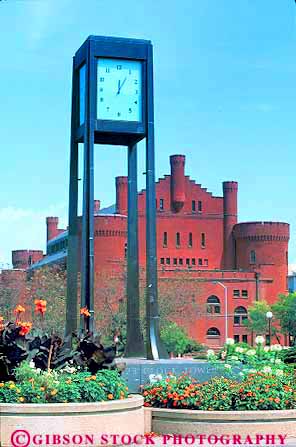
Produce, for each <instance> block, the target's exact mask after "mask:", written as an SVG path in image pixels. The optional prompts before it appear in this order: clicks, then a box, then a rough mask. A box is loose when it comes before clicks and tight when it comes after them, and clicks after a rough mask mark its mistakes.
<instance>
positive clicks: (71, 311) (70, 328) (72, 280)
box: [65, 62, 78, 335]
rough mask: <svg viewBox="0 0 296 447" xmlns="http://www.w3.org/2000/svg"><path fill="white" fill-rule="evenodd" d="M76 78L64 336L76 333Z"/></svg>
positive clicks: (75, 83) (75, 80)
mask: <svg viewBox="0 0 296 447" xmlns="http://www.w3.org/2000/svg"><path fill="white" fill-rule="evenodd" d="M77 92H78V76H77V74H76V72H75V69H74V62H73V76H72V112H71V152H70V183H69V229H68V253H67V301H66V327H65V334H66V335H71V334H72V332H76V331H77V324H78V315H77V304H78V303H77V274H78V222H77V203H78V143H77V142H76V138H75V136H76V127H77V122H76V121H77V110H78V106H77V103H78V94H77Z"/></svg>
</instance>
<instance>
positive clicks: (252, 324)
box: [244, 301, 271, 335]
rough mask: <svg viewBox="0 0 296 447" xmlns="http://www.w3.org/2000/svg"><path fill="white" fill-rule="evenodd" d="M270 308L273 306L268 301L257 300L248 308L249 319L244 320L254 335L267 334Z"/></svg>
mask: <svg viewBox="0 0 296 447" xmlns="http://www.w3.org/2000/svg"><path fill="white" fill-rule="evenodd" d="M270 310H271V307H270V305H269V304H267V302H266V301H255V302H254V303H253V305H252V306H250V307H249V308H248V320H246V321H244V325H245V326H246V327H247V328H248V329H249V331H250V332H253V334H254V335H265V334H266V331H267V319H266V312H268V311H270Z"/></svg>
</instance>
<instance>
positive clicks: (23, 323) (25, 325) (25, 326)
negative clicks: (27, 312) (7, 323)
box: [17, 321, 32, 335]
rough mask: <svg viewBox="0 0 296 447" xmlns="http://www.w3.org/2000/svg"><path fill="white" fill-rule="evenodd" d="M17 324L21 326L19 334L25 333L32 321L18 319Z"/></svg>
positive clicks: (27, 331) (29, 328)
mask: <svg viewBox="0 0 296 447" xmlns="http://www.w3.org/2000/svg"><path fill="white" fill-rule="evenodd" d="M17 324H18V326H20V328H21V330H20V332H19V335H27V334H28V333H29V332H30V330H31V328H32V323H30V322H29V321H19V322H18V323H17Z"/></svg>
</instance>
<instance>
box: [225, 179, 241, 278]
mask: <svg viewBox="0 0 296 447" xmlns="http://www.w3.org/2000/svg"><path fill="white" fill-rule="evenodd" d="M237 189H238V184H237V182H223V209H224V225H223V233H224V234H223V239H224V253H223V268H224V269H225V270H233V269H234V268H235V242H234V237H233V227H234V225H235V224H236V223H237Z"/></svg>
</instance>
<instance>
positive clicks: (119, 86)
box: [117, 77, 127, 95]
mask: <svg viewBox="0 0 296 447" xmlns="http://www.w3.org/2000/svg"><path fill="white" fill-rule="evenodd" d="M126 80H127V78H126V77H125V78H124V80H123V81H122V84H121V85H120V81H118V92H117V95H119V93H120V90H121V89H122V87H123V86H124V83H125V81H126Z"/></svg>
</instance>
